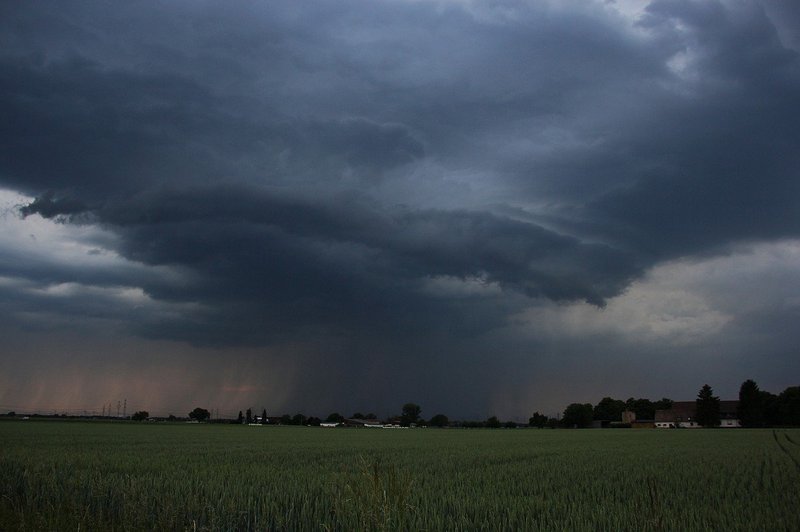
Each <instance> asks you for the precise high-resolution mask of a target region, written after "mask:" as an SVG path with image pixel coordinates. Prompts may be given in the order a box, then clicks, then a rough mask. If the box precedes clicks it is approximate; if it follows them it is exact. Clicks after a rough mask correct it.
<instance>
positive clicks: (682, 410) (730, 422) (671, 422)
mask: <svg viewBox="0 0 800 532" xmlns="http://www.w3.org/2000/svg"><path fill="white" fill-rule="evenodd" d="M738 406H739V401H720V402H719V417H720V427H726V428H729V427H741V424H740V423H739V416H738V414H737V408H738ZM696 411H697V403H696V402H695V401H676V402H674V403H672V408H669V409H667V410H656V420H655V424H656V428H658V429H667V428H676V427H680V428H687V429H695V428H700V424H699V423H698V422H697V414H696Z"/></svg>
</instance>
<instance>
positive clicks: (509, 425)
mask: <svg viewBox="0 0 800 532" xmlns="http://www.w3.org/2000/svg"><path fill="white" fill-rule="evenodd" d="M503 426H504V427H505V428H507V429H515V428H517V422H516V421H506V422H505V423H503Z"/></svg>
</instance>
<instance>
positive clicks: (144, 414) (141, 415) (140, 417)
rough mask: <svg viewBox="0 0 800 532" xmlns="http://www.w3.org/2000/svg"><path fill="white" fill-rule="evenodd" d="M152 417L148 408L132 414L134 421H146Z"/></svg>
mask: <svg viewBox="0 0 800 532" xmlns="http://www.w3.org/2000/svg"><path fill="white" fill-rule="evenodd" d="M149 417H150V413H149V412H148V411H147V410H139V411H138V412H136V413H135V414H133V415H132V416H131V419H132V420H133V421H144V420H145V419H147V418H149Z"/></svg>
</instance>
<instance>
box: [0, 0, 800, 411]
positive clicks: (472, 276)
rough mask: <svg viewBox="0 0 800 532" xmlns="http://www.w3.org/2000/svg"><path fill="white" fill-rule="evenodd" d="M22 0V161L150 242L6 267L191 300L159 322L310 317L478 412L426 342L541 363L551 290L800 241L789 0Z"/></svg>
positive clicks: (18, 71) (113, 243) (796, 66)
mask: <svg viewBox="0 0 800 532" xmlns="http://www.w3.org/2000/svg"><path fill="white" fill-rule="evenodd" d="M0 10H2V12H1V13H0V50H2V52H0V94H2V98H0V117H2V120H0V124H2V125H0V136H1V137H2V143H0V185H2V186H3V187H5V188H7V189H11V190H15V191H19V192H21V193H24V194H28V195H29V196H31V197H34V198H35V199H34V200H33V201H31V202H29V203H27V204H26V205H23V206H22V207H21V208H20V209H19V212H20V213H21V214H22V215H24V216H28V217H30V216H33V215H35V214H38V215H41V216H43V217H45V218H50V219H55V220H59V221H60V222H61V223H66V224H72V225H77V226H80V227H94V226H99V227H102V228H104V229H105V230H107V231H108V232H109V234H112V235H114V238H113V239H110V240H108V241H106V242H104V243H103V244H102V245H99V246H98V247H99V248H102V249H104V250H107V251H108V252H115V253H118V254H119V255H120V256H121V257H122V258H124V259H126V260H128V261H133V262H134V263H139V264H140V265H144V267H142V268H138V267H137V268H130V269H128V270H126V271H125V272H122V273H120V272H116V273H114V272H93V273H92V274H91V275H86V274H81V273H80V272H79V271H76V269H75V268H65V267H64V266H63V265H60V264H52V263H46V264H40V265H35V266H34V267H31V265H30V264H28V263H26V262H23V261H22V259H20V260H19V261H17V260H15V259H14V256H13V255H12V254H10V253H9V254H8V256H7V257H6V259H5V260H4V261H3V262H2V268H3V270H2V272H0V273H2V274H3V275H6V276H9V277H14V278H24V279H27V280H28V281H29V282H31V283H34V284H41V285H43V286H45V285H53V284H58V283H80V284H82V285H86V286H133V287H138V288H141V289H142V290H143V291H144V293H145V294H146V295H147V296H148V297H149V298H150V299H151V300H152V301H154V302H161V303H163V304H165V305H174V306H175V305H176V306H177V307H175V310H174V311H171V312H169V313H165V314H159V315H158V317H157V318H152V317H148V316H146V315H141V314H139V315H134V316H131V317H130V318H129V319H128V320H127V328H128V329H129V330H130V331H131V332H132V333H134V334H136V335H137V336H140V337H144V338H154V339H167V340H180V341H188V342H190V343H192V344H193V345H195V346H198V347H201V346H216V347H218V348H224V347H226V346H241V345H248V346H276V345H290V344H292V342H296V341H299V340H301V339H302V341H303V342H309V343H310V344H313V345H314V346H315V347H313V348H312V349H311V352H312V353H313V354H310V355H308V356H309V357H310V359H309V360H311V362H309V364H311V365H314V364H320V362H319V361H320V360H322V359H324V360H326V362H325V367H326V368H340V369H341V368H342V367H344V366H347V365H349V364H351V363H352V362H353V360H357V361H358V365H359V367H361V368H368V367H369V368H373V370H374V371H376V372H378V373H380V372H381V371H383V372H385V373H386V372H389V373H391V372H394V374H402V375H403V376H404V379H403V382H404V383H405V384H406V389H408V390H411V391H414V392H415V393H418V394H422V395H425V394H430V400H431V401H434V402H437V403H439V404H442V405H443V406H447V405H448V404H453V405H457V407H458V408H462V407H463V408H472V409H474V411H481V409H485V408H486V406H485V405H486V402H485V401H484V402H481V400H480V399H474V398H473V399H458V398H451V399H447V398H446V397H447V394H448V391H447V390H443V391H442V392H441V393H440V394H437V393H434V392H432V391H430V387H435V386H436V384H435V379H432V380H431V379H419V382H417V383H416V384H412V381H413V379H412V375H413V374H414V372H413V371H405V370H403V369H399V368H402V367H403V364H402V360H406V359H411V360H414V361H416V362H419V363H422V362H424V364H423V365H422V367H423V368H424V367H428V368H436V370H437V371H446V368H447V369H450V370H451V371H452V366H453V365H454V364H455V365H461V367H460V369H459V370H458V372H459V373H461V378H462V382H470V383H472V382H473V381H474V380H475V378H476V376H477V375H479V374H481V373H485V372H486V370H487V368H497V370H498V373H499V374H501V375H507V374H508V372H509V371H510V372H511V373H513V370H512V369H509V368H514V367H515V365H519V364H521V365H522V366H524V367H529V368H531V369H532V370H534V369H536V368H539V369H542V368H543V367H544V366H546V364H545V362H543V361H544V360H546V359H547V356H546V355H544V354H543V353H545V352H551V353H552V352H553V348H552V344H549V345H550V347H548V344H547V343H544V344H543V343H542V342H543V341H542V340H541V337H536V338H528V337H525V338H526V339H525V340H524V341H523V340H522V339H521V337H520V336H519V331H514V330H511V329H509V323H510V322H511V321H510V320H512V317H514V316H518V315H519V314H520V313H522V312H525V309H526V308H530V307H537V306H540V305H545V306H546V305H548V303H546V302H547V301H553V302H557V303H560V304H568V303H575V302H588V303H589V304H591V305H593V306H595V307H596V308H602V307H604V306H605V305H606V304H607V302H608V301H609V300H610V299H613V298H615V297H618V296H620V295H621V294H623V293H624V291H625V290H626V288H628V287H630V286H631V283H633V282H635V281H636V280H637V279H642V278H643V276H644V275H645V272H647V271H648V270H649V269H651V268H653V267H657V266H658V265H660V264H663V263H665V262H668V261H674V260H677V259H681V258H685V257H692V256H695V257H697V256H708V255H709V254H711V255H713V254H720V253H730V250H731V249H732V247H733V246H735V245H737V244H738V243H742V242H751V243H752V242H774V241H778V240H781V239H796V238H798V237H800V209H797V205H798V200H800V189H798V181H797V179H796V177H797V170H798V168H800V160H798V158H799V157H800V155H798V153H797V149H796V146H798V145H800V133H798V129H797V127H796V124H797V123H798V121H799V119H800V105H798V104H800V99H799V98H798V94H800V60H799V57H798V51H797V38H796V33H792V31H791V28H792V27H798V26H794V25H792V24H791V23H790V22H791V21H795V22H798V24H800V20H798V19H797V15H798V13H797V10H796V9H795V8H793V5H792V4H791V3H786V2H767V3H764V4H762V3H758V2H692V1H677V0H675V1H673V0H666V1H660V0H656V1H653V2H651V3H650V4H649V5H648V6H647V8H646V9H644V11H643V12H641V13H640V14H638V15H637V18H635V19H634V18H632V17H631V15H630V14H625V13H624V12H622V11H619V10H617V8H616V6H615V5H614V4H613V3H611V4H608V3H599V2H598V3H597V4H592V3H569V2H567V3H563V2H558V3H552V4H548V3H546V2H539V3H526V2H516V1H509V2H497V3H492V4H483V3H470V2H463V3H461V2H433V1H431V2H393V1H382V2H356V1H351V2H324V1H319V2H311V3H304V4H302V5H298V4H297V3H294V2H278V3H270V4H268V5H267V4H249V5H245V4H241V5H234V6H226V8H224V9H222V8H220V7H219V6H217V5H215V4H213V3H204V2H192V3H185V4H184V3H171V4H168V5H161V6H146V7H145V6H141V5H136V4H127V5H120V6H113V8H109V6H106V5H103V4H96V3H81V4H73V5H68V6H64V5H61V4H58V5H56V4H47V3H37V4H35V5H25V6H19V5H15V6H13V7H12V6H11V5H5V6H3V7H2V8H0ZM149 268H150V269H152V268H168V269H171V271H174V272H180V273H179V277H180V278H181V280H180V282H177V281H175V279H174V278H169V279H164V278H162V277H159V276H158V275H155V274H153V273H152V271H151V270H148V269H149ZM10 297H11V296H10ZM31 305H32V307H31V308H32V309H35V308H36V306H35V305H33V304H31ZM34 313H35V312H34ZM512 321H513V320H512ZM512 329H513V327H512ZM466 338H469V339H471V340H465V339H466ZM563 340H564V343H563V344H561V345H563V346H566V345H572V344H574V343H575V341H574V338H573V339H567V338H564V339H563ZM552 341H553V340H552V339H550V340H548V341H547V342H552ZM577 343H578V344H581V342H577ZM610 345H611V344H609V346H610ZM614 345H615V347H614V349H616V348H617V347H618V345H617V344H614ZM787 345H788V343H787ZM582 348H583V347H581V349H582ZM503 349H505V351H503ZM573 349H578V348H577V347H573ZM595 349H596V350H597V351H598V352H599V353H600V354H599V355H598V356H600V357H601V358H602V353H603V352H604V351H605V349H604V348H603V347H602V346H595ZM609 349H612V348H611V347H609ZM778 350H779V349H778ZM556 351H558V349H556ZM522 352H525V353H528V354H527V355H525V358H529V359H530V360H528V361H527V362H524V363H520V362H519V360H518V359H517V358H516V357H519V356H522V355H520V353H522ZM487 353H491V355H488V354H487ZM487 357H488V358H487ZM539 366H541V367H539ZM548 367H551V368H552V364H551V365H550V366H548ZM375 368H378V369H375ZM364 371H365V372H366V369H365V370H364ZM545 373H546V372H545ZM354 377H357V375H354ZM311 380H312V381H314V379H311ZM497 380H498V381H502V379H501V378H500V377H498V378H497ZM314 382H316V384H317V385H319V383H318V382H317V381H314ZM497 386H501V384H500V383H499V382H495V379H492V378H489V379H487V384H486V385H485V386H483V387H481V390H483V395H484V396H488V395H491V390H494V389H495V388H496V387H497ZM519 386H523V384H522V383H520V384H519ZM355 388H357V387H354V389H355ZM398 388H399V389H398V390H395V391H396V392H397V393H398V394H402V393H404V392H403V388H402V387H398ZM455 389H460V388H459V387H458V386H456V385H454V388H453V390H455ZM298 393H299V392H298ZM331 393H332V394H334V393H335V392H331ZM352 393H353V394H355V395H358V396H359V397H361V398H362V400H365V401H366V400H368V398H369V397H372V395H371V393H372V394H374V393H377V392H375V391H374V389H373V390H371V389H369V387H364V389H359V390H357V391H353V392H352ZM451 393H454V392H452V390H451ZM609 393H611V390H609ZM645 393H647V392H645ZM479 395H480V394H479ZM389 396H391V394H388V395H387V398H386V401H387V402H389V401H391V400H393V397H394V396H391V397H389ZM448 401H450V402H448ZM481 405H483V406H481Z"/></svg>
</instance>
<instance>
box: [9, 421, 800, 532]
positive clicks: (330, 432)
mask: <svg viewBox="0 0 800 532" xmlns="http://www.w3.org/2000/svg"><path fill="white" fill-rule="evenodd" d="M799 486H800V429H790V430H782V429H778V430H774V431H773V430H767V429H763V430H744V429H741V430H663V431H662V430H536V429H503V430H489V429H472V430H466V429H438V430H437V429H411V430H380V429H338V428H337V429H325V428H306V427H280V426H265V427H250V426H240V425H206V424H167V423H124V422H122V423H110V422H77V421H38V420H29V421H13V422H12V421H7V422H2V423H0V500H1V502H0V530H14V531H17V530H58V531H77V530H81V531H83V530H103V531H106V530H726V531H727V530H748V531H750V530H770V531H773V530H800V487H799Z"/></svg>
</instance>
